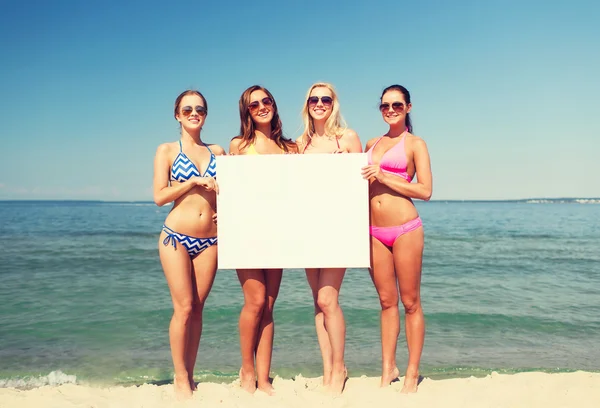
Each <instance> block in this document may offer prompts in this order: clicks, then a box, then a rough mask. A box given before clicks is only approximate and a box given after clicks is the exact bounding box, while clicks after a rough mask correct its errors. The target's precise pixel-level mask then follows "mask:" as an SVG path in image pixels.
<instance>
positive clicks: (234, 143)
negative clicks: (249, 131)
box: [229, 136, 242, 153]
mask: <svg viewBox="0 0 600 408" xmlns="http://www.w3.org/2000/svg"><path fill="white" fill-rule="evenodd" d="M241 142H242V137H241V136H235V137H233V138H231V141H230V142H229V153H239V151H240V143H241Z"/></svg>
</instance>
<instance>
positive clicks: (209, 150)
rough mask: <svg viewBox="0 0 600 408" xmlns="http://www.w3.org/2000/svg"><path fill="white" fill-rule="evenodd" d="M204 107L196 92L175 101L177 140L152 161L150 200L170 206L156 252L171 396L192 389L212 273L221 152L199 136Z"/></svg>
mask: <svg viewBox="0 0 600 408" xmlns="http://www.w3.org/2000/svg"><path fill="white" fill-rule="evenodd" d="M207 113H208V105H207V103H206V99H205V98H204V96H203V95H202V94H201V93H200V92H198V91H185V92H183V93H181V94H180V95H179V96H178V97H177V99H176V100H175V110H174V115H175V119H176V120H177V121H178V122H179V124H180V128H181V139H180V140H179V141H177V142H172V143H164V144H161V145H160V146H158V149H157V151H156V156H155V158H154V202H155V203H156V204H157V205H159V206H163V205H165V204H167V203H170V202H174V204H173V208H172V209H171V211H170V212H169V215H167V218H166V220H165V223H164V225H163V227H162V232H161V234H160V238H159V245H158V252H159V255H160V261H161V264H162V267H163V270H164V273H165V277H166V279H167V283H168V285H169V289H170V292H171V298H172V300H173V317H172V318H171V324H170V326H169V339H170V343H171V355H172V357H173V365H174V371H175V384H174V386H175V392H176V394H177V396H178V397H182V398H185V397H190V396H191V395H192V391H194V390H195V389H196V385H195V382H194V378H193V376H194V365H195V363H196V355H197V353H198V347H199V344H200V335H201V334H202V311H203V309H204V303H205V301H206V298H207V297H208V294H209V292H210V289H211V287H212V284H213V281H214V278H215V273H216V271H217V226H216V215H215V214H216V190H217V188H218V187H217V183H216V181H215V177H216V175H217V173H216V159H215V155H223V154H225V151H224V150H223V148H221V147H219V146H217V145H208V144H206V143H204V142H203V141H202V139H201V137H200V133H201V131H202V126H203V125H204V122H205V120H206V115H207Z"/></svg>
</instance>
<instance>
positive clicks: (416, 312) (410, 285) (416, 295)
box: [394, 228, 425, 393]
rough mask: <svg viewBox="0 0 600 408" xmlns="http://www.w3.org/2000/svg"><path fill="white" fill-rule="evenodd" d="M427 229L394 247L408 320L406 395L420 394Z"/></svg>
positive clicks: (401, 237)
mask: <svg viewBox="0 0 600 408" xmlns="http://www.w3.org/2000/svg"><path fill="white" fill-rule="evenodd" d="M423 242H424V238H423V228H418V229H416V230H414V231H411V232H409V233H408V234H405V235H402V236H400V237H398V239H397V240H396V242H395V243H394V264H395V265H396V275H397V276H398V286H399V287H400V299H401V300H402V304H403V306H404V316H405V319H406V322H405V326H406V344H407V345H408V366H407V368H406V376H405V377H404V386H403V387H402V391H401V392H403V393H409V392H417V385H418V382H419V363H420V361H421V353H422V351H423V343H424V342H425V317H424V316H423V309H422V308H421V267H422V261H423Z"/></svg>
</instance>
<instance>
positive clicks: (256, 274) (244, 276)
mask: <svg viewBox="0 0 600 408" xmlns="http://www.w3.org/2000/svg"><path fill="white" fill-rule="evenodd" d="M237 275H238V279H239V281H240V284H241V285H242V291H243V292H244V306H243V307H242V311H241V313H240V321H239V330H240V351H241V353H242V368H241V369H240V382H241V386H242V388H243V389H245V390H246V391H248V392H250V393H253V392H254V391H256V373H255V371H254V353H255V350H256V339H257V334H258V326H259V324H260V321H261V318H262V313H263V310H264V307H265V303H266V302H265V299H266V284H265V278H264V274H263V272H262V270H260V269H238V271H237Z"/></svg>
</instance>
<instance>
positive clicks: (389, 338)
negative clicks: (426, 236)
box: [362, 85, 432, 393]
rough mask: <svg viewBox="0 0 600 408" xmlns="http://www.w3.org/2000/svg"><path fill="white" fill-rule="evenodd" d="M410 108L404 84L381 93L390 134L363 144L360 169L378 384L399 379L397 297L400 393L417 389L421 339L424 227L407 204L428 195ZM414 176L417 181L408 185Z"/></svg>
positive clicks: (423, 155)
mask: <svg viewBox="0 0 600 408" xmlns="http://www.w3.org/2000/svg"><path fill="white" fill-rule="evenodd" d="M411 108H412V105H411V103H410V94H409V92H408V90H407V89H406V88H404V87H403V86H400V85H392V86H389V87H387V88H385V89H384V90H383V93H382V94H381V104H380V106H379V110H380V111H381V115H382V116H383V120H384V121H385V122H386V123H387V124H388V125H389V130H388V132H387V133H386V134H385V135H383V136H382V137H377V138H374V139H371V140H369V141H368V142H367V145H366V147H365V149H366V150H367V157H368V163H369V165H368V166H366V167H364V168H363V171H362V174H363V177H364V178H365V179H368V180H369V185H370V187H369V197H370V207H371V213H370V217H371V257H372V258H371V269H370V273H371V279H372V280H373V283H374V284H375V288H376V289H377V293H378V295H379V302H380V304H381V350H382V374H381V386H386V385H389V384H390V383H391V382H392V381H393V380H394V379H396V378H398V376H399V375H400V372H399V370H398V367H397V366H396V344H397V342H398V335H399V333H400V314H399V310H398V297H400V300H401V301H402V304H403V306H404V316H405V325H406V343H407V345H408V367H407V369H406V376H405V378H404V386H403V387H402V392H403V393H408V392H416V391H417V385H418V380H419V362H420V360H421V352H422V350H423V342H424V340H425V319H424V317H423V309H422V308H421V297H420V289H421V264H422V259H423V227H422V224H421V219H420V218H419V214H418V213H417V209H416V208H415V206H414V204H413V201H412V200H413V199H420V200H425V201H427V200H429V198H430V197H431V191H432V176H431V166H430V162H429V152H428V151H427V145H426V144H425V142H424V141H423V139H421V138H420V137H417V136H414V135H413V134H412V125H411V122H410V117H409V112H410V110H411ZM415 174H416V175H417V176H418V182H415V183H411V181H412V179H413V177H414V176H415ZM398 293H399V296H398Z"/></svg>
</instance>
